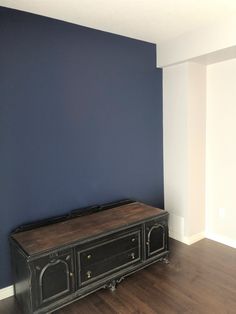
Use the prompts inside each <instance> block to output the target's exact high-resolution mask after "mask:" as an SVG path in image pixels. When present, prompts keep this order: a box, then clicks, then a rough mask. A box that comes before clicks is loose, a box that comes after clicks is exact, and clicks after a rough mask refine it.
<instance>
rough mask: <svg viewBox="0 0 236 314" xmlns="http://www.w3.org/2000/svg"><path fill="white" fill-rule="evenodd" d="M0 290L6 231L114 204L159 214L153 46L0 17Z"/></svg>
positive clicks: (6, 279) (2, 13)
mask: <svg viewBox="0 0 236 314" xmlns="http://www.w3.org/2000/svg"><path fill="white" fill-rule="evenodd" d="M0 47H1V49H0V221H1V225H0V256H1V257H0V288H3V287H5V286H8V285H10V284H11V283H12V277H11V270H10V268H11V267H10V253H9V246H8V235H9V232H10V231H11V230H12V229H13V228H15V227H16V226H18V225H20V224H22V223H26V222H28V221H33V220H38V219H41V218H46V217H50V216H55V215H59V214H63V213H65V212H67V211H70V210H72V209H75V208H78V207H83V206H88V205H92V204H96V203H105V202H110V201H114V200H117V199H122V198H133V199H137V200H140V201H143V202H146V203H148V204H152V205H155V206H158V207H163V206H164V204H163V147H162V141H163V140H162V71H161V69H157V68H156V67H155V60H156V47H155V45H153V44H150V43H146V42H142V41H138V40H133V39H130V38H126V37H122V36H117V35H113V34H110V33H105V32H101V31H97V30H93V29H89V28H85V27H80V26H78V25H73V24H69V23H65V22H62V21H58V20H53V19H50V18H45V17H41V16H37V15H33V14H29V13H24V12H20V11H15V10H9V9H6V8H0Z"/></svg>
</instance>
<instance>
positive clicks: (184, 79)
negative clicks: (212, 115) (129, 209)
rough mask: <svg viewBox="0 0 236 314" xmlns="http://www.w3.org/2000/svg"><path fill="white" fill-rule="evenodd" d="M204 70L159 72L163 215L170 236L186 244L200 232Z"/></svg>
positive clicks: (176, 68)
mask: <svg viewBox="0 0 236 314" xmlns="http://www.w3.org/2000/svg"><path fill="white" fill-rule="evenodd" d="M205 78H206V73H205V66H204V65H200V64H196V63H192V62H186V63H183V64H179V65H175V66H170V67H166V68H164V71H163V128H164V186H165V189H164V190H165V209H166V210H168V211H169V212H170V234H171V236H172V237H174V238H175V239H177V240H180V241H183V242H185V243H188V244H190V243H191V242H193V238H198V237H199V234H201V237H202V236H203V235H202V234H203V231H204V228H205V207H204V205H205V198H204V196H205V195H204V183H205V172H204V170H205V167H204V164H205V100H206V95H205V86H206V81H205Z"/></svg>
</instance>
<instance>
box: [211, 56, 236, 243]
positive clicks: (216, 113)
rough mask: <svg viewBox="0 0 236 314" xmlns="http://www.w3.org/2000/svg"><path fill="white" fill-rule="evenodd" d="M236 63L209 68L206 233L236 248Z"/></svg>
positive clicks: (235, 61)
mask: <svg viewBox="0 0 236 314" xmlns="http://www.w3.org/2000/svg"><path fill="white" fill-rule="evenodd" d="M235 222H236V59H232V60H229V61H224V62H221V63H217V64H213V65H209V66H208V67H207V126H206V232H207V236H208V237H210V238H213V239H215V240H218V241H220V242H223V243H227V244H229V245H232V246H234V247H236V225H235Z"/></svg>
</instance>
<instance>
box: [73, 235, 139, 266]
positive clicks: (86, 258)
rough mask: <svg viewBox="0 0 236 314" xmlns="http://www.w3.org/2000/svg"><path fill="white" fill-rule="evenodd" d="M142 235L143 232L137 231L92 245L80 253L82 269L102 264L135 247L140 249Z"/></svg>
mask: <svg viewBox="0 0 236 314" xmlns="http://www.w3.org/2000/svg"><path fill="white" fill-rule="evenodd" d="M140 233H141V230H136V231H134V232H131V233H129V234H127V233H126V234H125V235H124V234H121V235H120V236H116V237H115V238H111V237H108V238H107V239H103V240H102V242H100V243H97V244H95V245H92V246H91V244H90V247H89V248H86V249H84V250H81V251H79V255H80V266H81V268H84V267H86V266H88V265H92V264H94V263H98V262H101V261H103V260H105V259H108V258H110V257H112V256H116V255H118V254H121V253H122V252H126V251H128V250H130V249H133V248H135V247H140V241H141V240H140Z"/></svg>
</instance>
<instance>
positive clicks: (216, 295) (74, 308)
mask: <svg viewBox="0 0 236 314" xmlns="http://www.w3.org/2000/svg"><path fill="white" fill-rule="evenodd" d="M170 244H171V255H170V264H168V265H166V264H161V263H156V264H154V265H152V266H149V267H148V268H146V269H144V270H142V271H139V272H137V273H136V274H133V275H132V276H130V277H127V278H126V279H125V280H124V281H123V282H122V283H120V285H119V286H118V288H117V290H116V291H115V292H111V291H110V290H100V291H98V292H96V293H94V294H91V295H89V296H87V297H85V298H84V299H81V300H79V301H77V302H75V303H72V304H71V305H69V306H67V307H64V308H62V309H60V310H58V311H56V312H55V313H54V314H77V313H79V314H155V313H158V314H176V313H178V314H186V313H196V314H197V313H199V314H202V313H204V314H236V250H235V249H233V248H230V247H227V246H224V245H222V244H219V243H217V242H214V241H211V240H207V239H204V240H201V241H199V242H197V243H195V244H193V245H191V246H187V245H185V244H182V243H180V242H178V241H175V240H171V243H170ZM0 313H1V314H21V312H20V310H19V309H18V307H17V304H16V302H15V300H14V298H13V297H11V298H8V299H5V300H2V301H0ZM22 314H24V313H22Z"/></svg>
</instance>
